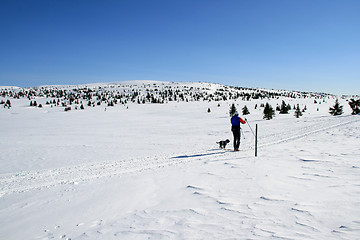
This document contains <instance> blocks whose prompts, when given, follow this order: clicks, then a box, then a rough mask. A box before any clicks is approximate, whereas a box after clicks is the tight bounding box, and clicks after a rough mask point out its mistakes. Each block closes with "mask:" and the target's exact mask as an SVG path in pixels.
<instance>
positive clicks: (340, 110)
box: [329, 99, 343, 116]
mask: <svg viewBox="0 0 360 240" xmlns="http://www.w3.org/2000/svg"><path fill="white" fill-rule="evenodd" d="M329 113H330V114H331V115H333V116H338V115H341V114H343V106H340V103H339V100H338V99H336V101H335V105H334V106H333V107H330V108H329Z"/></svg>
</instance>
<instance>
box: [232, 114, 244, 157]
mask: <svg viewBox="0 0 360 240" xmlns="http://www.w3.org/2000/svg"><path fill="white" fill-rule="evenodd" d="M240 123H242V124H245V123H246V121H245V120H243V119H242V118H241V117H239V113H238V112H237V111H235V113H234V116H232V118H231V131H232V132H233V135H234V151H240V150H239V147H240V136H241V133H240V129H241V128H240Z"/></svg>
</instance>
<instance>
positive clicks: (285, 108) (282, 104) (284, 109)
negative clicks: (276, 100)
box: [280, 100, 289, 114]
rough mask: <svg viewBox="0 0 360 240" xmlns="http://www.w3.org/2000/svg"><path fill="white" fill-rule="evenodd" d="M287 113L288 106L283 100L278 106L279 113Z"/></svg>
mask: <svg viewBox="0 0 360 240" xmlns="http://www.w3.org/2000/svg"><path fill="white" fill-rule="evenodd" d="M288 113H289V107H288V105H286V103H285V101H284V100H283V101H282V103H281V107H280V114H288Z"/></svg>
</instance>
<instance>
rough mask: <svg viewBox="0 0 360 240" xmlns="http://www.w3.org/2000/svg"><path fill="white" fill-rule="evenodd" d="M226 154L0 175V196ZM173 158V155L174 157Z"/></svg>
mask: <svg viewBox="0 0 360 240" xmlns="http://www.w3.org/2000/svg"><path fill="white" fill-rule="evenodd" d="M356 121H358V118H354V117H353V116H351V115H350V116H343V117H337V118H334V117H321V118H318V119H317V121H315V120H314V123H313V124H311V125H306V126H304V127H300V128H295V129H292V128H291V126H284V128H283V131H282V132H280V133H276V134H269V135H266V134H265V135H261V134H260V136H259V139H258V147H259V148H264V147H268V146H272V145H276V144H281V143H285V142H289V141H294V140H298V139H301V138H306V137H307V136H309V135H312V134H316V133H319V132H322V131H327V130H330V129H334V128H338V127H342V126H345V125H348V124H351V123H354V122H356ZM253 148H254V147H253V146H251V145H250V143H247V144H243V143H242V146H241V149H242V150H241V151H242V152H249V151H253ZM226 153H227V151H223V150H220V149H212V150H205V149H204V150H203V152H192V153H189V152H188V153H183V154H180V155H179V154H178V155H177V156H160V157H149V158H145V159H144V158H141V159H128V160H122V161H114V162H100V163H99V162H94V163H87V164H81V165H76V166H68V167H63V168H56V169H48V170H41V171H23V172H18V173H13V174H3V175H2V176H0V186H1V188H0V197H1V196H4V195H6V194H11V193H21V192H26V191H30V190H34V189H44V188H50V187H53V186H57V185H62V184H79V183H83V182H87V181H92V180H95V179H100V178H105V177H112V176H119V175H123V174H129V173H134V172H141V171H147V170H155V169H158V168H163V167H169V166H174V165H178V164H185V163H187V162H191V161H196V160H198V159H201V158H202V157H204V156H210V155H211V156H212V157H213V158H212V159H215V160H216V158H217V157H221V156H223V154H226ZM174 155H175V154H174Z"/></svg>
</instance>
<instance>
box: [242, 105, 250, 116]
mask: <svg viewBox="0 0 360 240" xmlns="http://www.w3.org/2000/svg"><path fill="white" fill-rule="evenodd" d="M242 114H243V115H248V114H250V112H249V109H248V108H247V106H246V105H245V106H244V107H243V108H242Z"/></svg>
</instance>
